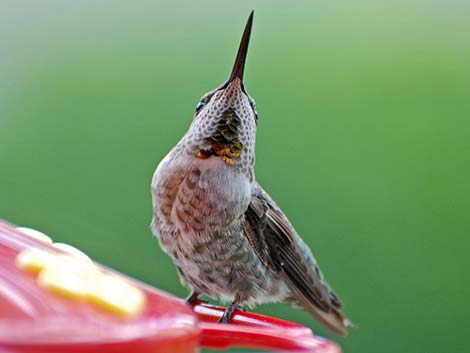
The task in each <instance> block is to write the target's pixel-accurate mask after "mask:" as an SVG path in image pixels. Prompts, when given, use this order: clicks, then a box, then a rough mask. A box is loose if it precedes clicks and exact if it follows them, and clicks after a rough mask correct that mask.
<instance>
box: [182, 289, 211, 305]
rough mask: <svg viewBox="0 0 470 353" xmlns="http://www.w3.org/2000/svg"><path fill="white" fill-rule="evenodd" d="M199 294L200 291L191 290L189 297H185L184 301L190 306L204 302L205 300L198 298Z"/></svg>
mask: <svg viewBox="0 0 470 353" xmlns="http://www.w3.org/2000/svg"><path fill="white" fill-rule="evenodd" d="M199 295H201V293H198V292H192V293H191V294H190V295H189V297H187V298H186V303H188V304H189V305H191V306H195V305H196V304H206V303H207V301H205V300H202V299H199V298H198V297H199Z"/></svg>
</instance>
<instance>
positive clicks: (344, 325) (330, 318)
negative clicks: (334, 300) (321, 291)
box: [304, 304, 353, 337]
mask: <svg viewBox="0 0 470 353" xmlns="http://www.w3.org/2000/svg"><path fill="white" fill-rule="evenodd" d="M304 308H305V309H307V311H308V312H309V313H310V314H311V315H313V317H315V319H317V320H318V322H320V323H321V324H322V325H323V326H325V327H326V328H327V329H329V330H330V331H332V332H333V333H335V334H336V335H338V336H341V337H346V336H347V335H348V327H351V326H353V325H352V323H351V321H349V319H348V318H347V317H346V316H344V315H343V314H342V313H341V312H340V311H338V310H337V309H334V308H332V309H331V310H330V312H325V311H323V310H321V309H319V308H316V307H315V306H313V305H312V304H310V305H308V306H304Z"/></svg>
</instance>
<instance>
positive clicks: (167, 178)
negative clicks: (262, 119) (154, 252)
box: [151, 11, 350, 336]
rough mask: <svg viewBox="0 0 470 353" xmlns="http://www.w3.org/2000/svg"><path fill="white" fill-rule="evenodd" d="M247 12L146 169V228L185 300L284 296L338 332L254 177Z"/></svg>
mask: <svg viewBox="0 0 470 353" xmlns="http://www.w3.org/2000/svg"><path fill="white" fill-rule="evenodd" d="M253 15H254V12H253V11H252V12H251V13H250V16H249V18H248V21H247V23H246V26H245V29H244V32H243V35H242V39H241V42H240V45H239V48H238V53H237V56H236V58H235V63H234V65H233V69H232V72H231V74H230V77H229V79H228V80H227V81H226V82H225V83H223V84H222V85H220V86H219V87H217V88H215V89H213V90H211V91H209V92H208V93H206V94H205V95H204V96H203V97H202V98H201V100H200V101H199V103H198V104H197V105H196V111H195V114H194V118H193V121H192V123H191V125H190V127H189V129H188V131H187V132H186V134H185V135H184V136H183V137H182V138H181V140H180V141H179V142H178V143H177V144H176V146H175V147H173V149H171V151H170V152H169V153H168V154H167V155H166V156H165V157H164V158H163V160H162V161H161V162H160V163H159V165H158V167H157V169H156V171H155V173H154V175H153V178H152V188H151V189H152V203H153V218H152V223H151V229H152V232H153V234H154V235H155V236H156V237H157V238H158V240H159V243H160V246H161V248H162V249H163V250H164V251H165V252H166V253H167V254H168V255H169V256H170V257H171V258H172V260H173V262H174V263H175V265H176V269H177V272H178V275H179V277H180V280H181V282H182V283H183V284H184V285H187V286H188V287H189V288H190V290H191V294H190V296H189V297H188V298H187V302H188V303H189V304H191V305H194V304H195V303H197V302H198V301H199V299H198V298H199V296H200V295H201V294H204V295H206V296H208V297H211V298H219V299H221V300H223V301H228V302H230V303H231V304H230V305H229V306H228V307H227V308H226V310H225V312H224V313H223V315H222V316H221V318H220V320H219V322H221V323H230V321H231V318H232V316H233V313H234V311H235V310H236V309H243V308H245V307H253V306H255V305H257V304H262V303H269V302H271V303H272V302H283V303H287V304H291V305H292V306H295V307H300V308H303V309H305V310H306V311H308V312H309V313H310V314H311V315H312V316H313V317H314V318H315V319H316V320H317V321H319V322H320V323H321V324H323V325H324V326H325V327H326V328H328V329H330V330H331V331H332V332H334V333H335V334H337V335H340V336H345V335H346V334H347V330H348V326H349V325H350V322H349V320H348V319H347V318H346V317H345V316H344V314H343V313H342V311H341V308H342V303H341V302H340V300H339V299H338V297H337V296H336V295H335V294H334V292H333V291H332V289H331V288H330V286H329V285H328V283H327V282H326V281H325V279H324V278H323V275H322V273H321V271H320V269H319V267H318V264H317V262H316V260H315V258H314V257H313V255H312V252H311V251H310V249H309V247H308V246H307V245H306V244H305V242H304V241H303V240H302V239H301V238H300V236H299V235H298V234H297V232H296V231H295V229H294V228H293V226H292V225H291V223H290V222H289V220H288V219H287V217H286V216H285V215H284V213H283V212H282V211H281V209H280V208H279V207H278V206H277V205H276V203H275V202H274V201H273V200H272V198H271V197H270V196H269V195H268V194H267V193H266V191H264V190H263V188H262V187H261V186H260V185H259V184H258V182H257V181H256V178H255V171H254V165H255V138H256V129H257V125H258V113H257V111H256V105H255V101H254V100H253V98H251V96H250V95H249V94H248V93H247V90H246V88H245V85H244V83H243V72H244V68H245V61H246V57H247V51H248V44H249V41H250V35H251V29H252V25H253Z"/></svg>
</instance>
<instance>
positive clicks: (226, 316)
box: [217, 303, 245, 324]
mask: <svg viewBox="0 0 470 353" xmlns="http://www.w3.org/2000/svg"><path fill="white" fill-rule="evenodd" d="M235 310H241V311H245V309H244V308H243V307H241V306H239V305H237V304H235V303H232V304H230V306H228V307H227V309H225V311H224V313H223V315H222V316H221V317H220V319H219V320H218V321H217V323H219V324H229V323H230V321H231V320H232V316H233V313H234V312H235Z"/></svg>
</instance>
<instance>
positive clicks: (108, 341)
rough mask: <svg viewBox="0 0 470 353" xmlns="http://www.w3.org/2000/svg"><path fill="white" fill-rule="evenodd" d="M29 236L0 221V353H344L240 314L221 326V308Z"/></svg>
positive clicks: (306, 333)
mask: <svg viewBox="0 0 470 353" xmlns="http://www.w3.org/2000/svg"><path fill="white" fill-rule="evenodd" d="M26 233H28V232H27V231H25V230H21V229H17V228H15V227H13V226H12V225H9V224H7V223H5V222H1V221H0V351H1V352H8V353H46V352H61V353H63V352H76V353H79V352H80V353H82V352H83V353H84V352H87V353H88V352H106V353H119V352H123V353H124V352H125V353H128V352H139V353H146V352H153V353H155V352H159V353H167V352H168V353H175V352H176V353H186V352H187V353H190V352H191V353H192V352H198V351H199V349H200V348H211V349H228V348H230V347H248V348H259V349H269V350H273V351H283V352H287V351H290V352H305V353H307V352H310V353H327V352H328V353H340V352H341V350H340V348H339V346H338V345H337V344H335V343H333V342H330V341H328V340H326V339H324V338H321V337H317V336H315V335H313V333H312V331H311V330H310V329H309V328H307V327H304V326H301V325H298V324H295V323H292V322H288V321H284V320H279V319H276V318H272V317H267V316H263V315H258V314H253V313H248V312H241V311H238V312H236V313H235V315H234V316H233V322H232V324H229V325H226V324H218V323H216V321H217V320H218V319H219V318H220V317H221V316H222V313H223V311H224V309H223V308H221V307H217V306H212V305H205V304H198V305H196V306H195V307H194V310H192V309H191V307H189V306H188V305H187V304H186V303H185V302H184V301H183V300H181V299H178V298H176V297H173V296H171V295H169V294H167V293H164V292H161V291H159V290H157V289H155V288H152V287H150V286H148V285H145V284H143V283H140V282H138V281H136V280H134V279H131V278H128V277H126V276H124V275H122V274H119V273H118V272H115V271H113V270H110V269H108V268H106V267H103V266H101V265H98V264H96V263H93V262H91V261H90V260H89V259H87V258H86V255H84V254H83V253H80V252H79V251H77V250H76V249H74V248H71V247H68V246H67V245H64V244H61V245H57V244H52V242H50V241H49V242H48V241H41V240H37V239H35V238H34V237H32V236H31V234H26ZM32 235H34V234H32ZM46 240H47V239H46Z"/></svg>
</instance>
